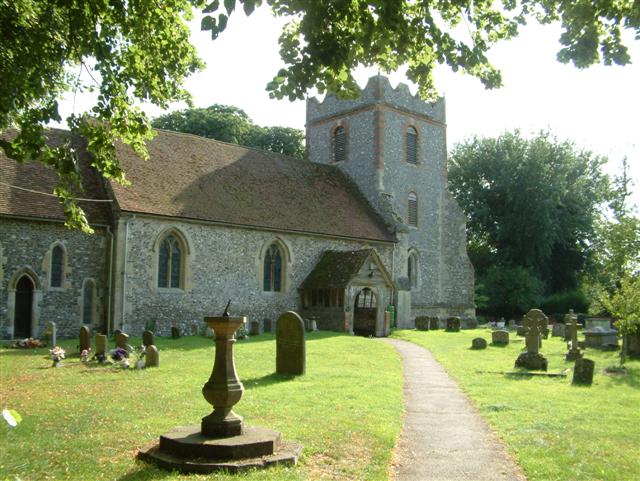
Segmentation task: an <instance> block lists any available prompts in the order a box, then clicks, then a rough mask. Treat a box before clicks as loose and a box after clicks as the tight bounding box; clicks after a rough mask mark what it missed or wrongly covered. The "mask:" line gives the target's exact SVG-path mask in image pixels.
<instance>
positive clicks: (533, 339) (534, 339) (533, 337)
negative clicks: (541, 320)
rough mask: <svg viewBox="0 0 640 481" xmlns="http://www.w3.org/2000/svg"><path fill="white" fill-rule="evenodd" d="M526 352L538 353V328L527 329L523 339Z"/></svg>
mask: <svg viewBox="0 0 640 481" xmlns="http://www.w3.org/2000/svg"><path fill="white" fill-rule="evenodd" d="M524 342H525V346H526V347H527V352H529V353H532V354H537V353H539V352H540V328H539V327H538V326H536V325H533V326H531V327H530V328H528V329H527V333H526V334H525V337H524Z"/></svg>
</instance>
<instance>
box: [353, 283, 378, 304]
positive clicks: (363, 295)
mask: <svg viewBox="0 0 640 481" xmlns="http://www.w3.org/2000/svg"><path fill="white" fill-rule="evenodd" d="M356 307H368V308H372V307H376V296H375V295H374V294H373V291H372V290H371V289H369V288H368V287H365V288H364V289H362V290H361V291H360V293H359V294H358V298H357V299H356Z"/></svg>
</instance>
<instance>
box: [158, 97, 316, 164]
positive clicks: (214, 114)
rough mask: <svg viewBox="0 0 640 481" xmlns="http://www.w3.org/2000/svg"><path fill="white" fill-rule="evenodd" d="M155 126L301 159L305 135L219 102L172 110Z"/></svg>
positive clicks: (159, 119) (162, 116) (160, 118)
mask: <svg viewBox="0 0 640 481" xmlns="http://www.w3.org/2000/svg"><path fill="white" fill-rule="evenodd" d="M152 125H153V126H154V127H157V128H160V129H165V130H174V131H176V132H185V133H188V134H195V135H200V136H202V137H207V138H210V139H216V140H221V141H223V142H231V143H234V144H241V145H246V146H247V147H255V148H258V149H262V150H269V151H271V152H278V153H280V154H285V155H290V156H292V157H296V158H298V159H301V158H302V157H303V156H304V135H303V133H302V132H301V131H300V130H298V129H292V128H289V127H260V126H258V125H255V124H254V123H253V121H252V120H251V119H250V118H249V116H248V115H247V114H246V113H245V112H244V110H242V109H239V108H237V107H233V106H230V105H220V104H215V105H211V106H210V107H206V108H193V109H185V110H180V111H176V112H172V113H169V114H166V115H161V116H160V117H158V118H156V119H154V120H153V121H152Z"/></svg>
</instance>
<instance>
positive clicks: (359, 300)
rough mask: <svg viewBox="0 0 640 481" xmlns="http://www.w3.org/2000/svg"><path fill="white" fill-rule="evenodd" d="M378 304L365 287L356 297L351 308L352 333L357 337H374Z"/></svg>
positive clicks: (369, 290) (373, 295)
mask: <svg viewBox="0 0 640 481" xmlns="http://www.w3.org/2000/svg"><path fill="white" fill-rule="evenodd" d="M377 315H378V303H377V300H376V296H375V294H374V293H373V291H372V290H371V289H369V288H368V287H365V288H364V289H362V290H361V291H360V292H359V293H358V295H357V296H356V302H355V305H354V306H353V333H354V334H356V335H358V336H375V335H376V319H377Z"/></svg>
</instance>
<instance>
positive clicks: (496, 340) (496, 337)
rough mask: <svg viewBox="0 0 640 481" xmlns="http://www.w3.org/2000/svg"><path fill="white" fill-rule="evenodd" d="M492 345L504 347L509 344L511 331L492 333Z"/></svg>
mask: <svg viewBox="0 0 640 481" xmlns="http://www.w3.org/2000/svg"><path fill="white" fill-rule="evenodd" d="M491 343H492V344H496V345H502V346H505V345H507V344H509V331H503V330H498V331H493V332H492V333H491Z"/></svg>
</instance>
